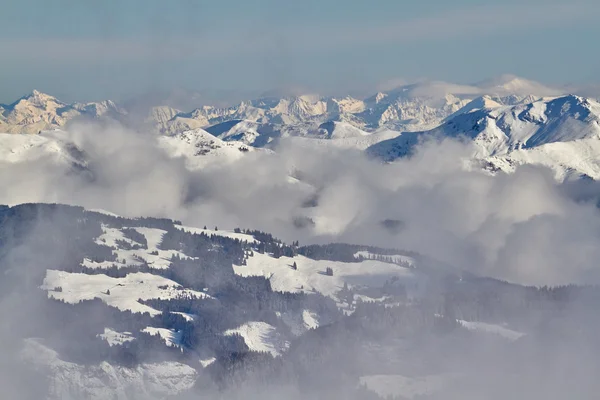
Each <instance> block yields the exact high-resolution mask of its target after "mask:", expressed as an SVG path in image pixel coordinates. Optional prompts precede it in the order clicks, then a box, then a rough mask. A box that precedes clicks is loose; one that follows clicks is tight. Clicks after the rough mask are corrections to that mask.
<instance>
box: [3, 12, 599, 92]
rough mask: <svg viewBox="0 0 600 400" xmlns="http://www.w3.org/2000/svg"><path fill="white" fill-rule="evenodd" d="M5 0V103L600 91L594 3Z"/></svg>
mask: <svg viewBox="0 0 600 400" xmlns="http://www.w3.org/2000/svg"><path fill="white" fill-rule="evenodd" d="M5 3H8V4H3V5H2V9H1V13H0V54H1V55H2V57H1V62H0V102H9V101H12V100H14V99H15V98H17V97H19V96H20V95H22V94H24V93H27V92H29V91H31V90H32V89H33V88H37V89H39V90H43V91H47V92H50V93H53V94H55V95H57V96H60V97H62V98H65V99H66V100H96V99H102V98H115V99H123V98H127V97H129V96H133V95H136V94H139V93H143V92H147V91H153V90H169V89H173V88H185V89H189V90H194V91H200V92H201V93H207V94H209V96H210V94H215V93H220V92H226V93H260V92H261V91H265V90H269V89H272V88H276V87H288V86H293V87H302V88H306V90H311V91H319V92H322V93H329V92H331V93H333V92H338V93H339V92H355V91H364V90H368V89H369V88H375V87H377V86H378V85H379V84H380V83H382V82H386V81H389V80H396V79H398V80H405V81H413V80H417V79H422V78H429V79H441V80H448V81H455V82H459V83H469V82H476V81H479V80H482V79H485V78H489V77H491V76H494V75H499V74H503V73H512V74H516V75H521V76H524V77H526V78H530V79H535V80H540V81H542V82H545V83H550V84H552V83H585V82H594V83H595V82H599V81H600V79H598V76H597V73H598V71H600V68H599V67H600V52H598V51H597V48H598V46H597V38H598V37H600V24H598V23H597V21H598V20H599V19H600V2H599V1H597V0H575V1H574V2H570V3H568V2H564V1H560V2H559V1H555V0H521V1H516V0H504V1H474V0H453V1H448V0H415V1H402V0H373V1H369V2H367V1H358V0H352V1H338V0H320V1H317V0H303V1H292V0H278V1H275V0H253V1H248V0H219V1H214V0H211V1H199V0H196V1H193V0H170V1H167V0H162V1H157V0H139V1H138V0H104V1H96V2H88V1H80V0H19V1H12V0H10V1H5ZM373 90H374V89H373Z"/></svg>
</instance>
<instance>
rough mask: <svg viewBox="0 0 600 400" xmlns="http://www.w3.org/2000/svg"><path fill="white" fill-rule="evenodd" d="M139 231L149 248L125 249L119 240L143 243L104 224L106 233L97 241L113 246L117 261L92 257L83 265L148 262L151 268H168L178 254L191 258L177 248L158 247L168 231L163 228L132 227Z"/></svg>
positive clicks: (98, 265) (141, 263)
mask: <svg viewBox="0 0 600 400" xmlns="http://www.w3.org/2000/svg"><path fill="white" fill-rule="evenodd" d="M132 229H135V230H136V231H137V232H139V233H141V234H142V235H144V237H145V238H146V241H147V242H148V246H147V249H144V248H139V249H136V250H124V249H122V248H120V246H119V243H117V241H122V242H126V243H128V244H129V245H130V246H138V247H140V246H141V243H137V242H135V241H133V240H131V239H129V238H127V237H125V235H124V234H123V232H122V231H121V230H120V229H116V228H110V227H107V226H102V230H103V231H104V233H103V234H102V235H101V236H99V237H98V238H97V239H96V243H98V244H100V245H105V246H109V247H112V248H113V249H114V250H113V254H115V255H116V257H117V261H116V262H114V261H102V262H96V261H92V260H90V259H87V258H86V259H84V260H83V262H82V263H81V265H82V266H84V267H87V268H93V269H105V268H111V267H113V266H117V267H126V266H140V265H143V263H146V264H148V266H149V267H150V268H156V269H166V268H169V267H170V266H171V261H170V259H171V258H172V257H173V256H178V257H179V258H182V259H190V258H192V257H188V256H187V255H185V254H183V253H181V252H179V251H175V250H161V249H159V248H158V245H159V244H160V242H161V240H162V236H163V235H164V234H165V233H166V232H165V231H163V230H161V229H154V228H132Z"/></svg>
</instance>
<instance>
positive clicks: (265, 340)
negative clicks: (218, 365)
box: [224, 322, 290, 357]
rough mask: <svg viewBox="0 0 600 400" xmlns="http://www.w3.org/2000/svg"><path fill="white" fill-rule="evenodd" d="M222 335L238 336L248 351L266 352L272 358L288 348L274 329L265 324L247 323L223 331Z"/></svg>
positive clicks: (287, 344)
mask: <svg viewBox="0 0 600 400" xmlns="http://www.w3.org/2000/svg"><path fill="white" fill-rule="evenodd" d="M224 334H225V335H226V336H230V335H234V334H238V335H240V336H241V337H243V338H244V342H245V343H246V346H248V348H249V349H250V350H252V351H261V352H267V353H269V354H271V355H272V356H273V357H277V356H279V355H281V353H283V352H284V351H286V350H287V349H288V347H289V346H290V343H289V342H288V341H287V340H285V339H284V338H283V337H282V336H281V335H280V334H279V333H278V332H277V330H276V329H275V327H274V326H272V325H269V324H267V323H266V322H247V323H245V324H243V325H241V326H239V327H238V328H235V329H229V330H227V331H225V333H224Z"/></svg>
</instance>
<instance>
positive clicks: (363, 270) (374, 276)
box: [234, 253, 422, 305]
mask: <svg viewBox="0 0 600 400" xmlns="http://www.w3.org/2000/svg"><path fill="white" fill-rule="evenodd" d="M294 262H295V263H296V265H297V269H296V270H294V269H293V268H291V266H292V265H293V264H294ZM328 267H329V268H332V269H333V276H328V275H326V274H325V271H326V269H327V268H328ZM234 269H235V272H236V274H238V275H241V276H265V277H268V278H269V281H270V282H271V287H272V288H273V290H277V291H280V292H291V293H296V292H307V293H310V292H312V291H315V292H318V293H321V294H323V295H325V296H329V297H331V298H332V299H334V300H335V301H337V302H340V301H341V300H340V299H339V298H338V297H337V294H338V292H339V291H340V290H341V289H342V288H343V287H344V284H347V285H348V286H349V287H352V288H361V287H381V286H383V285H384V284H385V282H386V281H388V280H389V279H390V278H393V277H396V278H398V279H400V280H401V281H402V282H405V283H407V284H417V283H418V282H419V281H420V280H421V279H422V277H420V276H418V275H417V274H416V273H415V272H414V271H413V270H411V269H408V268H404V267H400V266H398V265H396V264H392V263H384V262H381V261H376V260H364V261H362V262H355V263H345V262H339V261H327V260H313V259H310V258H307V257H303V256H296V257H293V258H290V257H280V258H273V257H270V256H269V255H267V254H260V253H254V255H253V256H252V257H249V258H248V260H247V265H245V266H234ZM340 305H341V304H340Z"/></svg>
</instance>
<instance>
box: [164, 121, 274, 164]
mask: <svg viewBox="0 0 600 400" xmlns="http://www.w3.org/2000/svg"><path fill="white" fill-rule="evenodd" d="M158 143H159V146H160V147H162V148H163V149H165V150H166V152H167V154H169V155H170V156H171V157H183V158H184V159H185V161H186V165H187V166H188V168H190V169H198V168H202V167H206V166H208V165H210V164H222V163H229V162H232V161H236V160H238V159H240V158H241V157H243V156H244V154H246V153H248V152H253V151H262V152H268V150H262V149H255V148H254V147H252V146H248V145H247V144H245V143H241V142H233V141H228V142H225V141H223V140H221V139H219V138H218V137H215V136H213V135H211V134H210V133H208V132H206V131H205V130H202V129H195V130H192V131H186V132H182V133H178V134H175V135H173V136H159V137H158Z"/></svg>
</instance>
